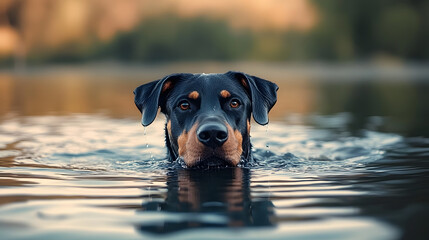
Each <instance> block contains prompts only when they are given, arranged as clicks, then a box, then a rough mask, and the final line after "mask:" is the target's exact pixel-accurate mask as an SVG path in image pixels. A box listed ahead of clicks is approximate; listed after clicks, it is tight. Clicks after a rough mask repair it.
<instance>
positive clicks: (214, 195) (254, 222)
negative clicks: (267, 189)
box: [137, 168, 273, 234]
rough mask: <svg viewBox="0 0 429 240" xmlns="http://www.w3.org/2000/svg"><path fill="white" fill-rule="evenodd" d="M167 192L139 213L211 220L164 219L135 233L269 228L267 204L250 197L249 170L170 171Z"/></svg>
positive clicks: (269, 204) (268, 208)
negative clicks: (191, 214) (168, 214)
mask: <svg viewBox="0 0 429 240" xmlns="http://www.w3.org/2000/svg"><path fill="white" fill-rule="evenodd" d="M167 191H168V192H167V197H166V199H165V201H163V202H157V201H155V202H146V203H144V204H143V205H142V209H141V211H162V212H174V213H188V214H190V213H200V214H201V213H210V215H213V216H215V217H212V218H210V217H208V218H207V219H202V218H195V217H196V216H197V215H193V217H190V218H186V219H182V220H178V221H172V220H171V219H165V221H163V222H152V223H146V224H145V225H140V226H137V228H138V229H139V230H141V231H144V232H150V233H159V234H163V233H171V232H175V231H180V230H186V229H192V228H206V227H245V226H247V227H249V226H271V225H273V222H272V216H273V209H272V208H273V205H272V203H271V201H268V200H263V201H256V202H255V200H252V199H251V197H250V170H249V169H244V168H226V169H212V170H188V169H174V170H171V171H170V172H168V178H167Z"/></svg>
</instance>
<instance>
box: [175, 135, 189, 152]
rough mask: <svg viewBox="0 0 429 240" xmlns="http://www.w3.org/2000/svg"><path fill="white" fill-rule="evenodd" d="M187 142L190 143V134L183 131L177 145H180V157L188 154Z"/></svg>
mask: <svg viewBox="0 0 429 240" xmlns="http://www.w3.org/2000/svg"><path fill="white" fill-rule="evenodd" d="M186 142H188V133H187V132H186V131H183V132H182V134H180V136H179V137H178V138H177V145H179V156H183V155H184V154H185V153H186Z"/></svg>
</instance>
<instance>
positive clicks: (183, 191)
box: [0, 115, 427, 239]
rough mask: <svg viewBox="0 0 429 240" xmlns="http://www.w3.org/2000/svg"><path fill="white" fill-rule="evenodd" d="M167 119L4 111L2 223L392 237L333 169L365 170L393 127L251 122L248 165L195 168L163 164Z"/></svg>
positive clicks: (5, 226) (102, 230)
mask: <svg viewBox="0 0 429 240" xmlns="http://www.w3.org/2000/svg"><path fill="white" fill-rule="evenodd" d="M163 128H164V122H163V120H157V121H155V122H154V123H153V124H152V125H150V126H149V127H147V129H146V130H145V134H144V129H143V127H141V125H140V123H138V121H135V120H130V119H111V118H107V117H104V116H94V115H92V116H87V115H75V116H56V117H54V116H45V117H22V118H13V119H6V120H4V121H3V122H2V123H1V124H0V160H2V161H3V162H6V160H5V159H8V160H7V161H8V162H7V163H8V165H4V166H3V165H0V185H1V188H0V231H1V232H2V234H3V235H4V236H5V237H6V238H11V239H13V238H28V237H29V236H32V237H33V238H36V239H46V238H57V237H58V236H61V237H62V238H64V239H73V238H78V237H82V238H95V237H94V236H96V238H105V239H117V238H121V239H136V238H139V237H141V235H144V236H147V237H152V236H157V234H158V235H159V234H162V233H168V232H170V233H174V234H172V235H168V234H167V235H163V236H164V237H166V238H173V237H174V239H181V238H183V239H199V238H201V236H202V235H204V236H207V237H206V238H210V236H213V239H214V238H224V239H229V238H231V236H234V238H243V239H244V238H246V239H248V238H249V239H260V238H270V239H276V238H278V239H281V238H283V237H284V235H287V236H291V237H296V238H314V237H318V238H327V239H330V238H332V237H334V238H337V239H347V238H350V236H356V235H355V234H359V236H360V239H374V238H377V239H389V238H392V237H393V236H395V235H396V234H397V232H396V230H395V229H393V228H392V227H391V226H390V225H388V224H384V223H382V221H376V220H374V218H372V217H362V216H361V214H362V212H361V209H360V208H359V207H357V206H355V205H352V204H349V205H347V204H345V201H347V200H350V199H356V198H359V197H364V196H368V195H370V194H371V193H370V192H369V190H368V189H359V188H355V187H354V185H353V184H352V183H351V181H339V182H335V181H334V180H333V177H332V176H338V175H341V176H346V177H344V178H346V179H347V176H356V175H358V174H361V173H362V168H365V167H366V166H367V165H368V164H370V163H372V164H374V163H376V162H377V161H378V160H380V159H381V158H382V157H383V156H385V155H386V149H387V148H388V146H389V145H391V144H394V143H397V142H399V141H401V138H400V137H399V136H397V135H393V134H384V133H377V132H370V131H367V132H365V133H364V134H363V136H362V137H353V136H348V135H344V134H339V135H335V133H334V132H332V131H331V130H329V129H315V128H312V127H309V126H296V125H289V126H287V127H286V125H284V124H283V123H275V122H274V123H270V126H269V128H268V130H267V128H266V127H261V126H257V125H255V126H252V142H253V145H254V149H253V154H254V157H255V160H254V162H252V163H251V164H250V165H249V166H246V167H244V168H230V169H222V170H207V169H203V170H198V171H192V170H186V169H182V168H180V164H174V163H173V164H171V163H168V162H167V159H166V151H165V147H164V141H165V140H164V136H163V134H164V131H163ZM3 136H4V137H3ZM398 151H399V150H398ZM389 154H390V155H392V156H395V154H398V153H397V152H395V151H390V152H388V153H387V155H389ZM411 154H414V155H416V156H426V155H425V154H427V152H421V151H418V150H415V151H412V152H411ZM382 160H384V159H382ZM11 226H12V227H11ZM13 226H14V227H13ZM10 227H11V228H10ZM214 228H216V229H220V228H222V229H223V230H222V231H216V230H214ZM10 229H24V230H22V231H15V230H10ZM183 229H188V230H189V231H182V230H183ZM239 229H240V230H239ZM210 234H213V235H210ZM231 234H232V235H231Z"/></svg>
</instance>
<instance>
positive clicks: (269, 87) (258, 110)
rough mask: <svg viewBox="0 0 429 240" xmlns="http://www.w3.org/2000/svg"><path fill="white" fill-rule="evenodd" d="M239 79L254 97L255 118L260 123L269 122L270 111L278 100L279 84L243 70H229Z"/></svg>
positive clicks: (252, 97) (253, 112)
mask: <svg viewBox="0 0 429 240" xmlns="http://www.w3.org/2000/svg"><path fill="white" fill-rule="evenodd" d="M226 74H227V75H230V76H233V77H234V78H236V79H238V80H239V81H240V82H241V84H242V85H243V86H244V87H245V88H246V89H247V91H248V93H249V94H250V97H251V99H252V114H253V119H255V121H256V122H257V123H259V124H260V125H265V124H267V123H268V112H269V111H270V110H271V108H272V107H273V106H274V104H276V102H277V90H278V89H279V87H278V86H277V84H275V83H272V82H270V81H267V80H265V79H262V78H258V77H255V76H250V75H247V74H245V73H242V72H232V71H230V72H227V73H226Z"/></svg>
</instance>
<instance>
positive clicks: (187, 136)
mask: <svg viewBox="0 0 429 240" xmlns="http://www.w3.org/2000/svg"><path fill="white" fill-rule="evenodd" d="M277 89H278V87H277V85H276V84H274V83H272V82H269V81H267V80H264V79H261V78H258V77H255V76H250V75H247V74H244V73H241V72H227V73H224V74H189V73H179V74H172V75H169V76H166V77H164V78H163V79H161V80H157V81H154V82H150V83H147V84H144V85H141V86H139V87H137V88H136V89H135V90H134V94H135V99H134V101H135V104H136V106H137V108H138V109H139V110H140V112H141V113H142V124H143V126H148V125H149V124H151V123H152V122H153V121H154V119H155V117H156V115H157V112H158V108H161V112H162V113H164V114H165V116H166V118H167V123H166V144H167V147H168V149H169V152H170V155H171V157H172V158H173V160H174V159H177V158H181V159H183V161H184V162H185V163H186V165H187V166H188V167H194V166H198V165H230V166H236V165H237V164H238V163H239V162H240V160H241V159H248V158H249V157H250V139H249V133H250V117H251V115H253V118H254V120H255V121H256V122H257V123H259V124H261V125H265V124H267V123H268V112H269V111H270V109H271V108H272V107H273V106H274V104H275V103H276V101H277Z"/></svg>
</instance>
